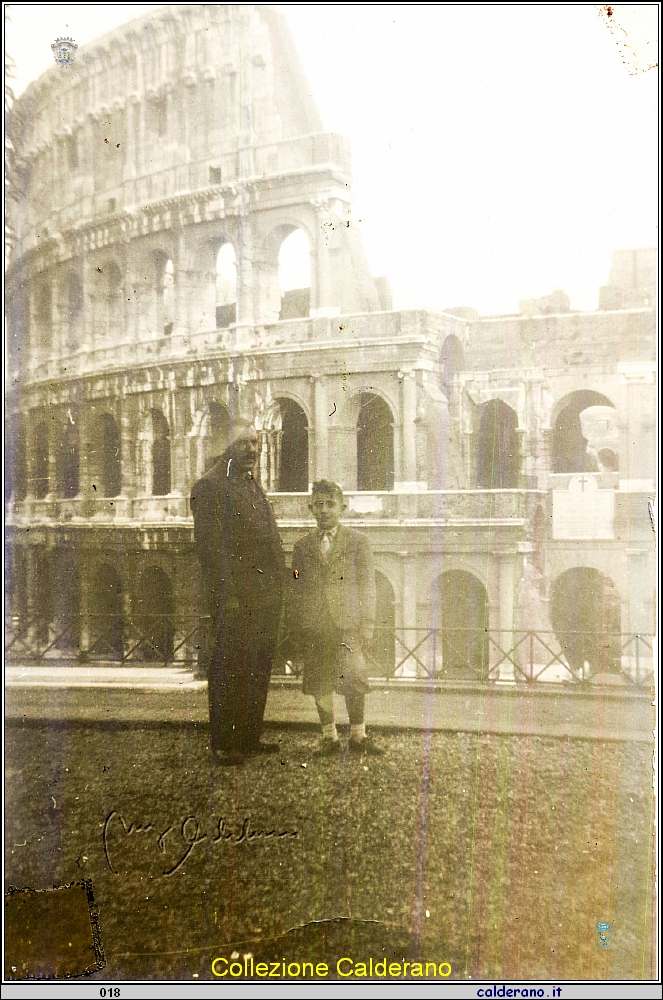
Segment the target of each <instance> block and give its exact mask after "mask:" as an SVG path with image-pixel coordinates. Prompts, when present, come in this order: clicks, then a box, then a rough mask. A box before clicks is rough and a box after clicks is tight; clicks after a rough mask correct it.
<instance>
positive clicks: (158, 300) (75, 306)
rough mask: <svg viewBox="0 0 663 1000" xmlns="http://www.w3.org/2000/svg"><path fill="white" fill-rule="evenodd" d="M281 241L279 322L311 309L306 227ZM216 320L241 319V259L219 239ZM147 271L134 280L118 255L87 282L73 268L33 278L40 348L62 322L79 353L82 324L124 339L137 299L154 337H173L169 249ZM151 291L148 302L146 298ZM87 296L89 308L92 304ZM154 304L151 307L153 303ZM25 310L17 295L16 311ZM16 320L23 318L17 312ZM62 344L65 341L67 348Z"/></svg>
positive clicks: (285, 233)
mask: <svg viewBox="0 0 663 1000" xmlns="http://www.w3.org/2000/svg"><path fill="white" fill-rule="evenodd" d="M274 239H276V241H277V242H278V244H279V245H278V246H277V247H276V248H275V255H276V283H277V286H278V295H279V298H280V310H277V312H278V318H279V319H293V318H297V317H302V316H308V315H309V311H310V289H311V262H310V242H309V238H308V236H307V234H306V233H305V232H304V230H303V229H295V228H294V227H293V226H285V227H280V228H279V230H278V232H277V234H276V236H275V237H274ZM215 245H216V246H218V247H219V248H218V251H216V252H215V262H214V268H215V321H216V326H217V328H225V327H228V326H231V325H232V324H233V323H235V322H236V321H237V300H238V263H237V255H236V251H235V247H234V246H233V244H232V243H231V242H230V241H228V240H226V239H223V241H222V242H221V244H220V246H219V244H218V241H215ZM143 269H144V271H145V273H144V274H142V275H140V276H139V277H138V278H136V276H134V277H133V278H128V277H127V276H126V275H124V274H123V272H122V268H121V266H120V264H119V262H118V261H117V260H116V259H115V258H112V257H109V258H106V259H102V258H99V263H98V265H97V266H96V267H95V268H93V269H92V270H91V271H90V272H89V274H88V276H87V278H86V281H85V284H84V282H83V280H82V274H81V272H80V271H79V270H77V269H73V268H70V269H68V270H66V271H65V272H64V273H62V274H60V275H59V276H58V278H57V279H55V278H54V277H53V276H52V275H51V274H48V273H42V274H40V275H39V276H37V278H35V279H34V280H33V282H32V283H31V286H30V289H29V292H28V320H29V330H30V337H31V340H32V341H33V343H34V344H35V345H36V346H37V347H38V348H39V349H40V350H41V351H45V352H49V351H50V350H52V349H53V348H54V347H55V344H54V337H53V328H54V325H55V323H56V321H57V322H58V323H59V324H60V325H61V326H63V327H64V328H65V329H66V338H64V339H66V341H67V344H66V346H67V348H68V349H69V350H77V349H78V348H80V347H81V346H82V344H83V339H84V327H85V325H87V326H88V328H90V329H92V330H93V333H94V339H95V342H96V341H100V342H104V341H106V342H109V343H111V342H113V341H114V340H118V339H124V333H125V326H126V322H125V309H124V305H125V302H126V301H129V302H131V301H132V300H133V299H134V298H135V297H136V296H138V297H139V299H142V300H143V305H142V306H141V311H142V313H143V314H144V315H145V316H148V315H149V317H150V319H149V322H150V325H151V326H153V329H151V330H150V332H151V333H152V334H154V333H156V334H161V335H163V336H170V335H171V334H172V333H173V330H174V326H175V323H176V318H177V317H176V312H177V301H176V296H177V286H178V281H179V278H178V274H177V270H176V266H175V263H174V261H173V257H172V256H171V254H170V253H169V252H168V251H167V250H163V249H156V250H154V251H152V252H151V255H148V259H147V260H146V262H145V263H144V265H143ZM146 293H147V296H148V300H150V301H148V303H145V301H144V300H145V295H146ZM86 299H87V306H86ZM150 302H151V305H150ZM17 308H19V311H20V302H19V300H18V299H17V304H16V305H15V310H16V309H17ZM15 318H16V319H17V320H18V317H15ZM62 346H64V345H62Z"/></svg>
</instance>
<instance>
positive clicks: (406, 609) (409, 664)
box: [397, 552, 421, 677]
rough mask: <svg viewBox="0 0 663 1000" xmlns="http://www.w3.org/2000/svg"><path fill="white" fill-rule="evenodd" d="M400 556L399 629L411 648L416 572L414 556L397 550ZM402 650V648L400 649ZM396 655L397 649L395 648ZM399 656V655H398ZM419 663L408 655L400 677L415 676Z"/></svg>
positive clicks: (414, 642)
mask: <svg viewBox="0 0 663 1000" xmlns="http://www.w3.org/2000/svg"><path fill="white" fill-rule="evenodd" d="M398 555H399V556H400V557H401V573H402V576H401V579H402V591H401V593H402V595H403V599H402V602H401V615H402V622H401V626H400V627H401V629H403V633H402V635H403V640H404V642H405V643H406V645H407V647H408V648H409V649H411V648H412V647H413V646H415V645H416V643H417V636H418V633H417V632H416V631H414V630H416V627H417V572H416V568H417V567H416V557H415V556H412V555H411V554H410V553H409V552H399V553H398ZM401 652H403V650H401ZM397 656H398V650H397ZM399 658H400V657H399ZM420 669H421V668H420V667H419V664H418V663H417V661H416V660H415V659H414V658H413V657H409V658H408V659H407V660H406V661H405V662H404V663H403V665H402V667H401V671H400V676H401V677H416V676H417V674H418V673H419V671H420Z"/></svg>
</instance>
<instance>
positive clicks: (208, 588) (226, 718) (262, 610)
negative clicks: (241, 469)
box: [191, 448, 285, 754]
mask: <svg viewBox="0 0 663 1000" xmlns="http://www.w3.org/2000/svg"><path fill="white" fill-rule="evenodd" d="M231 459H232V448H231V449H229V450H228V451H227V452H226V453H224V455H222V456H221V458H220V459H219V460H218V461H217V462H216V463H215V464H214V465H213V466H212V468H211V469H210V470H209V472H208V473H207V474H206V475H205V476H203V478H202V479H199V480H198V482H197V483H196V484H195V485H194V487H193V490H192V493H191V509H192V510H193V517H194V537H195V543H196V550H197V553H198V560H199V563H200V570H201V585H202V587H201V589H202V593H201V598H202V601H201V611H202V612H203V613H207V614H208V615H209V616H210V628H209V629H208V640H207V642H205V643H204V644H203V650H202V652H203V657H202V659H203V660H204V664H205V668H206V671H207V679H208V696H209V709H210V735H211V743H212V749H213V751H214V752H215V753H232V754H234V753H240V754H244V753H250V752H251V751H252V750H253V749H255V748H256V746H257V745H258V743H259V740H260V732H261V728H262V718H263V714H264V711H265V703H266V700H267V689H268V685H269V675H270V672H271V668H272V660H273V656H274V651H275V647H276V641H277V634H278V627H279V618H280V613H281V601H282V597H283V586H284V579H285V568H284V560H283V551H282V548H281V539H280V537H279V533H278V528H277V526H276V520H275V518H274V513H273V511H272V506H271V504H270V503H269V501H268V499H267V497H266V496H265V494H264V492H263V490H262V488H261V487H260V485H259V484H258V483H257V482H256V480H255V479H254V478H253V476H252V475H250V474H246V473H244V474H242V473H239V474H238V473H235V472H234V470H233V462H232V461H231Z"/></svg>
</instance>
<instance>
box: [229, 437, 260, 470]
mask: <svg viewBox="0 0 663 1000" xmlns="http://www.w3.org/2000/svg"><path fill="white" fill-rule="evenodd" d="M257 458H258V434H257V432H256V429H255V427H247V429H246V430H244V431H242V433H241V435H240V437H238V438H237V439H236V440H235V441H233V445H232V460H233V462H234V464H235V466H236V469H237V471H238V472H253V470H254V469H255V465H256V460H257Z"/></svg>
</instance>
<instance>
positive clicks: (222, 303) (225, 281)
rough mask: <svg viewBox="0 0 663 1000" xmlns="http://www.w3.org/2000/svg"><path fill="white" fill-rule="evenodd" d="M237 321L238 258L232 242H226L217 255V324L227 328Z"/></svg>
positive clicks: (218, 326)
mask: <svg viewBox="0 0 663 1000" xmlns="http://www.w3.org/2000/svg"><path fill="white" fill-rule="evenodd" d="M236 322H237V260H236V258H235V250H234V247H233V245H232V243H224V244H223V246H222V247H221V249H220V250H219V252H218V254H217V257H216V325H217V328H218V329H225V328H226V327H228V326H230V324H231V323H236Z"/></svg>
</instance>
